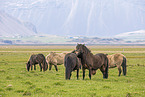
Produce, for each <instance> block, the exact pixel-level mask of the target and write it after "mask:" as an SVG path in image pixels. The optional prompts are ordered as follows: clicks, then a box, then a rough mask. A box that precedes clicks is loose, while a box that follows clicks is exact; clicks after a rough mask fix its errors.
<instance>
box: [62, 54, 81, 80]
mask: <svg viewBox="0 0 145 97" xmlns="http://www.w3.org/2000/svg"><path fill="white" fill-rule="evenodd" d="M64 66H65V78H66V79H70V77H71V72H72V71H75V70H77V79H78V78H79V68H80V66H81V61H80V59H79V58H78V57H77V55H76V54H75V53H68V54H66V55H65V58H64Z"/></svg>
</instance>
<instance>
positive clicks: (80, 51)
mask: <svg viewBox="0 0 145 97" xmlns="http://www.w3.org/2000/svg"><path fill="white" fill-rule="evenodd" d="M76 53H77V56H78V57H79V58H81V63H82V69H83V79H84V78H85V69H88V70H89V78H90V79H91V74H93V75H94V74H95V73H96V70H97V69H100V70H101V72H102V74H103V78H108V58H107V55H105V54H102V53H100V54H96V55H93V54H92V53H91V51H90V50H89V49H88V48H87V47H86V46H85V45H82V44H77V46H76Z"/></svg>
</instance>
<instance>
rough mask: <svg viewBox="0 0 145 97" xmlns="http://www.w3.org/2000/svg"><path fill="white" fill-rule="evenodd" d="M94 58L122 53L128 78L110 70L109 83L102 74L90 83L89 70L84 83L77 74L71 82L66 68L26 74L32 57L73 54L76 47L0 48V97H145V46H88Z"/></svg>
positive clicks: (62, 66)
mask: <svg viewBox="0 0 145 97" xmlns="http://www.w3.org/2000/svg"><path fill="white" fill-rule="evenodd" d="M87 47H88V48H90V49H91V52H92V53H93V54H96V53H108V54H113V53H122V54H124V55H125V56H126V58H127V65H128V66H127V76H123V75H122V74H121V76H120V77H118V70H117V68H112V69H109V77H108V79H103V75H102V74H101V72H100V70H97V72H96V75H93V76H92V79H91V80H90V79H89V76H88V70H86V77H85V80H82V70H80V72H79V80H77V78H76V71H75V72H73V73H72V76H71V80H65V68H64V65H59V66H58V72H56V71H55V68H54V66H52V70H51V71H49V70H47V71H46V72H40V69H39V65H37V68H36V71H34V70H32V71H29V72H28V71H27V70H26V62H27V61H28V59H29V57H30V55H31V54H38V53H42V54H44V55H45V56H47V55H48V54H49V53H50V52H51V51H54V52H58V53H61V52H71V51H72V50H74V49H75V46H0V97H12V96H13V97H20V96H27V97H31V96H33V97H49V96H52V97H60V96H62V97H64V96H65V97H145V46H87Z"/></svg>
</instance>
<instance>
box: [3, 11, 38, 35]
mask: <svg viewBox="0 0 145 97" xmlns="http://www.w3.org/2000/svg"><path fill="white" fill-rule="evenodd" d="M36 33H37V31H36V28H35V26H34V25H32V24H30V23H23V22H21V21H19V20H18V19H16V18H14V17H12V16H10V15H8V14H7V13H5V12H3V11H0V37H22V36H32V35H35V34H36Z"/></svg>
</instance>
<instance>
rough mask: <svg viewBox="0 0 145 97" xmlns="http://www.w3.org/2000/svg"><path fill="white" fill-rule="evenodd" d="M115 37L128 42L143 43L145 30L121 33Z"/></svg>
mask: <svg viewBox="0 0 145 97" xmlns="http://www.w3.org/2000/svg"><path fill="white" fill-rule="evenodd" d="M115 37H116V38H120V39H124V40H126V41H142V40H145V30H138V31H133V32H126V33H121V34H118V35H116V36H115Z"/></svg>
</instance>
